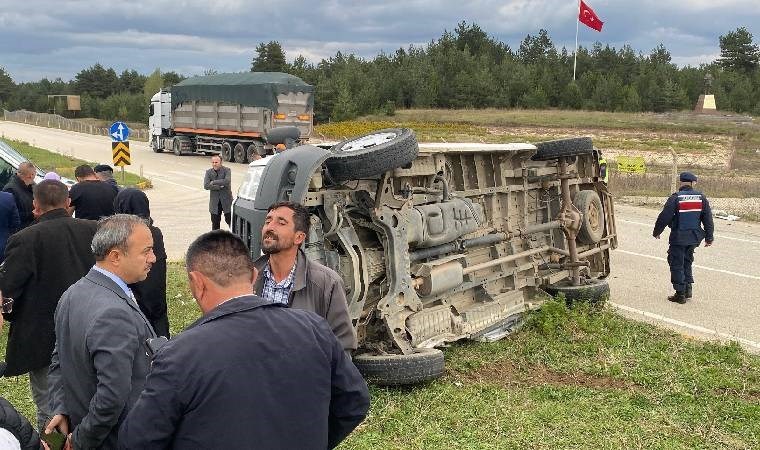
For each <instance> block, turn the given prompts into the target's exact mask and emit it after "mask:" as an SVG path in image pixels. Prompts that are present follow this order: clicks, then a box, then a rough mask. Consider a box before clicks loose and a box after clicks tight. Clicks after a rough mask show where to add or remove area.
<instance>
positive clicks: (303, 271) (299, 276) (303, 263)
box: [253, 248, 309, 293]
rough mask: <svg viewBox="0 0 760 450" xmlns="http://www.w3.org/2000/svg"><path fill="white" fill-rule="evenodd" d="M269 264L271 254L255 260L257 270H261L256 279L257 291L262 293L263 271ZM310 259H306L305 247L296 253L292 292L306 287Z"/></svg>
mask: <svg viewBox="0 0 760 450" xmlns="http://www.w3.org/2000/svg"><path fill="white" fill-rule="evenodd" d="M267 264H269V255H261V256H259V258H258V259H256V261H254V262H253V265H254V267H256V270H258V271H259V277H258V278H257V279H256V284H255V289H254V291H255V292H258V293H261V289H262V288H263V287H264V277H263V276H262V272H263V270H264V267H266V265H267ZM308 265H309V264H308V261H307V260H306V253H304V251H303V249H301V248H299V249H298V253H297V254H296V273H295V277H294V278H293V287H292V288H291V292H295V291H300V290H301V289H303V288H305V287H306V276H307V275H308V273H307V272H308Z"/></svg>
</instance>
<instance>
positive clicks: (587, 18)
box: [578, 0, 604, 31]
mask: <svg viewBox="0 0 760 450" xmlns="http://www.w3.org/2000/svg"><path fill="white" fill-rule="evenodd" d="M580 2H581V7H580V11H579V12H578V20H580V21H581V23H582V24H584V25H586V26H587V27H589V28H593V29H595V30H596V31H602V25H604V22H602V21H601V20H599V16H597V15H596V13H595V12H594V10H593V9H591V7H590V6H588V5H587V4H586V2H584V1H583V0H580Z"/></svg>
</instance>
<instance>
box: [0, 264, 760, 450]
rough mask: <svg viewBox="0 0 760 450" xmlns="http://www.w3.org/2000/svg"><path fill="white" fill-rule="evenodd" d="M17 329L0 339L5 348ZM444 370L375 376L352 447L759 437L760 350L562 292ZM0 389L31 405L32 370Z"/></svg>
mask: <svg viewBox="0 0 760 450" xmlns="http://www.w3.org/2000/svg"><path fill="white" fill-rule="evenodd" d="M185 280H186V275H185V273H184V267H183V265H182V264H181V263H171V264H170V266H169V274H168V292H167V298H168V302H169V311H170V322H171V329H172V332H174V333H176V332H178V331H180V330H181V329H182V328H184V327H185V326H187V325H189V324H190V323H192V322H193V321H194V320H195V319H196V318H197V317H198V316H199V312H198V309H197V307H196V306H195V302H194V301H193V300H192V298H191V296H190V292H189V291H188V289H187V284H186V281H185ZM6 336H7V329H6V330H4V332H3V336H2V342H0V347H1V348H2V349H3V353H4V348H5V342H6ZM445 355H446V363H447V371H446V374H445V375H444V377H443V378H441V379H439V380H437V381H435V382H433V383H430V384H428V385H424V386H416V387H406V388H379V387H372V388H371V393H372V407H371V409H370V414H369V417H368V418H367V420H366V421H365V422H364V423H363V424H362V425H361V426H360V427H359V429H358V430H357V431H355V432H354V433H353V434H352V435H351V436H350V437H349V438H348V440H347V441H346V442H345V443H344V444H343V446H342V448H346V449H379V448H383V449H385V448H389V449H397V448H398V449H400V448H404V449H407V448H424V449H438V448H452V449H492V448H493V449H495V448H499V449H502V448H541V449H553V448H589V449H595V448H599V449H602V448H684V449H686V448H688V449H693V448H704V449H708V448H709V449H713V448H736V449H740V448H756V447H755V446H756V445H757V442H760V357H757V356H753V355H750V354H747V353H746V352H744V351H743V350H742V349H741V348H740V347H739V346H738V345H736V344H720V343H713V342H702V341H695V340H691V339H686V338H684V337H682V336H680V335H677V334H675V333H672V332H669V331H665V330H662V329H658V328H656V327H654V326H651V325H648V324H643V323H638V322H634V321H631V320H629V319H625V318H623V317H621V316H619V315H617V314H615V313H614V312H612V311H610V310H602V311H595V310H590V309H588V308H584V307H583V305H581V306H579V307H575V308H573V309H567V308H566V307H565V306H564V305H563V304H561V303H559V302H556V301H552V302H549V303H547V304H546V305H544V307H543V308H542V309H541V310H540V311H538V312H534V313H532V314H531V315H530V316H529V317H528V320H527V322H526V325H525V326H524V327H523V329H522V330H521V331H519V332H517V333H515V334H513V335H511V336H510V337H508V338H507V339H504V340H501V341H499V342H495V343H491V344H482V343H458V344H455V345H452V346H451V347H450V348H448V349H446V351H445ZM0 392H2V395H3V396H5V397H6V398H8V400H10V401H11V403H13V404H14V405H16V406H17V407H18V408H19V409H20V410H21V411H22V412H23V413H24V414H25V415H26V416H27V417H32V414H33V412H34V407H33V403H32V401H31V397H30V395H29V388H28V381H27V379H26V377H16V378H10V379H8V378H2V379H0Z"/></svg>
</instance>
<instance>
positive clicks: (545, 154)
mask: <svg viewBox="0 0 760 450" xmlns="http://www.w3.org/2000/svg"><path fill="white" fill-rule="evenodd" d="M536 148H537V149H538V150H536V154H535V155H533V157H532V158H531V159H532V160H533V161H549V160H552V159H557V158H562V157H564V156H578V155H590V154H591V152H593V151H594V144H593V143H592V142H591V138H590V137H580V138H570V139H557V140H556V141H545V142H539V143H537V144H536Z"/></svg>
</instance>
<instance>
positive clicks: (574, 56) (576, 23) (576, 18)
mask: <svg viewBox="0 0 760 450" xmlns="http://www.w3.org/2000/svg"><path fill="white" fill-rule="evenodd" d="M580 10H581V0H578V11H579V12H578V14H580ZM578 22H580V21H579V20H578V16H576V17H575V53H574V54H573V81H575V67H576V65H577V64H578Z"/></svg>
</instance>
